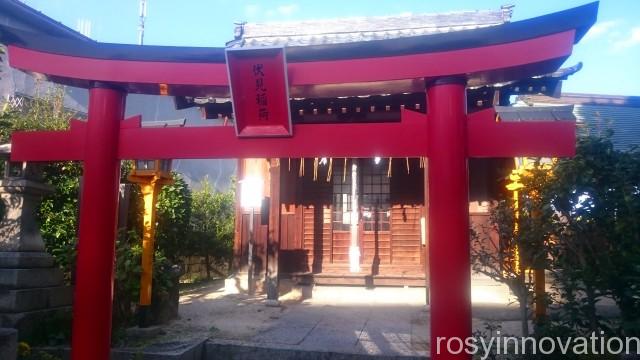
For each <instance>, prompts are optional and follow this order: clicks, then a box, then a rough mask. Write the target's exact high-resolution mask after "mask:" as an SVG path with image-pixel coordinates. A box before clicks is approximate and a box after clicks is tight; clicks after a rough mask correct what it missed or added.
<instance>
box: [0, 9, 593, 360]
mask: <svg viewBox="0 0 640 360" xmlns="http://www.w3.org/2000/svg"><path fill="white" fill-rule="evenodd" d="M597 7H598V3H591V4H588V5H585V6H581V7H578V8H574V9H570V10H567V11H563V12H558V13H554V14H550V15H546V16H542V17H538V18H534V19H529V20H525V21H520V22H514V23H508V24H504V25H500V26H495V27H490V28H483V29H476V30H468V31H459V32H452V33H446V34H438V35H427V36H418V37H411V38H401V39H394V40H379V41H370V42H363V43H352V44H334V45H319V46H308V47H290V48H286V50H285V52H286V56H287V58H288V60H289V63H288V65H287V76H288V80H289V82H288V83H289V87H290V89H291V90H292V91H293V92H296V91H298V92H299V91H304V89H308V88H310V87H314V86H319V85H328V84H348V83H362V82H367V83H369V85H370V86H371V87H377V88H379V89H384V87H385V86H395V87H398V86H400V87H402V86H405V85H406V83H407V81H408V82H415V81H416V80H415V79H418V80H417V81H424V85H425V87H426V96H427V114H426V115H424V114H420V113H417V112H412V111H408V110H402V112H401V115H400V117H401V119H400V121H399V122H393V123H375V124H366V125H365V124H294V125H293V129H292V132H293V136H291V137H277V138H238V137H237V136H236V134H235V132H234V129H233V128H232V127H191V128H190V127H186V128H141V127H140V121H141V119H140V118H139V117H135V118H131V119H123V117H124V107H125V98H126V94H127V93H128V92H132V93H148V94H160V93H162V94H163V95H166V94H171V95H192V96H202V95H212V94H217V95H218V96H219V95H220V94H228V91H229V89H228V75H227V68H226V64H225V57H224V54H225V49H222V48H180V47H161V46H144V47H139V46H133V45H117V44H101V43H90V42H84V43H83V42H75V41H68V40H62V39H57V38H51V37H47V36H45V35H35V36H34V34H29V33H25V32H21V31H19V30H17V29H9V28H2V29H0V30H2V33H3V36H4V41H5V42H7V43H9V55H10V62H11V65H12V66H13V67H14V68H18V69H22V70H24V71H29V72H34V73H40V74H44V75H46V76H47V77H48V79H50V80H51V81H54V82H58V83H61V84H70V85H75V86H82V87H86V88H88V89H89V114H88V121H87V122H81V121H75V120H72V121H71V126H70V130H68V131H42V132H16V133H14V134H13V137H12V159H13V160H15V161H61V160H79V161H83V164H84V187H83V190H82V197H81V199H82V201H81V207H80V212H81V217H80V230H79V231H80V234H79V248H78V260H77V278H76V285H75V295H74V305H73V307H74V308H73V314H74V316H73V339H72V356H73V359H76V360H80V359H108V357H109V349H110V335H111V304H112V295H113V292H112V284H113V266H114V256H115V255H114V244H115V232H116V210H117V203H118V196H117V191H118V182H119V169H120V160H122V159H164V158H244V157H317V156H331V157H370V156H389V157H409V156H427V157H428V158H429V172H428V174H429V175H428V195H427V199H428V205H429V234H430V240H429V241H430V246H429V250H430V251H429V256H430V261H429V272H428V273H429V275H430V286H431V344H432V346H431V354H432V358H433V359H453V358H469V355H467V354H464V353H463V354H449V353H440V354H438V353H436V350H437V347H436V344H437V338H439V337H443V338H447V339H448V338H451V337H459V338H461V339H463V340H464V339H465V338H466V337H468V336H471V301H470V274H469V260H470V259H469V224H468V222H469V219H468V217H469V213H468V176H467V159H468V158H469V157H514V156H555V157H562V156H572V155H573V154H574V151H575V124H574V123H572V122H555V121H535V122H513V123H512V122H497V117H496V112H495V111H494V109H487V110H482V111H479V112H475V113H472V114H467V111H466V101H465V93H466V86H467V85H474V86H476V85H483V84H492V83H496V82H504V81H511V80H517V79H523V78H527V77H530V76H535V75H539V74H544V73H549V72H552V71H554V70H556V69H557V68H558V67H559V66H560V65H561V64H562V62H563V61H564V60H565V59H566V58H567V57H568V56H569V55H570V54H571V50H572V47H573V44H574V43H576V42H577V41H578V40H579V39H580V38H581V37H582V36H583V35H584V34H585V33H586V31H587V30H588V29H589V27H590V26H591V25H592V24H593V23H594V22H595V18H596V14H597ZM423 79H424V80H423ZM382 92H384V91H382ZM236 105H237V104H236ZM538 120H552V119H538ZM167 144H171V146H167ZM441 350H444V349H441Z"/></svg>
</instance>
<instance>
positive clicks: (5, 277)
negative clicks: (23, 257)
mask: <svg viewBox="0 0 640 360" xmlns="http://www.w3.org/2000/svg"><path fill="white" fill-rule="evenodd" d="M62 281H63V275H62V271H60V269H58V268H36V269H0V288H5V289H6V288H9V289H25V288H40V287H51V286H58V285H61V284H62Z"/></svg>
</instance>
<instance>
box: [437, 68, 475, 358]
mask: <svg viewBox="0 0 640 360" xmlns="http://www.w3.org/2000/svg"><path fill="white" fill-rule="evenodd" d="M465 88H466V80H465V79H464V78H459V77H447V78H440V79H436V80H433V81H430V82H427V111H428V125H427V128H428V132H427V143H428V145H427V146H428V147H429V152H428V153H429V172H428V174H429V175H428V181H429V184H428V185H429V186H428V188H429V192H428V197H427V199H426V200H427V201H428V202H427V203H428V206H429V272H428V273H429V276H430V288H431V294H430V300H431V301H430V303H431V312H430V313H431V358H432V359H434V360H445V359H470V358H471V356H470V355H468V354H466V353H465V352H461V353H459V354H450V353H447V346H446V341H447V340H449V339H451V338H453V337H457V338H460V339H461V340H462V341H463V342H464V341H465V339H466V338H467V337H469V336H471V294H470V293H471V278H470V276H471V275H470V254H469V186H468V170H467V129H466V124H467V115H466V107H467V105H466V89H465ZM438 338H441V339H444V340H440V344H438V341H439V340H438ZM452 344H453V346H452V348H453V349H452V350H454V351H456V350H458V345H459V342H457V341H453V342H452ZM438 345H440V346H438ZM438 347H440V349H438Z"/></svg>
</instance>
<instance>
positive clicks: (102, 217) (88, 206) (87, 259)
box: [71, 86, 126, 360]
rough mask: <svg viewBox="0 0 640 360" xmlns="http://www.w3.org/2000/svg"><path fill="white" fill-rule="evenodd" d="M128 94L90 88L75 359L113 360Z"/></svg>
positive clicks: (78, 274)
mask: <svg viewBox="0 0 640 360" xmlns="http://www.w3.org/2000/svg"><path fill="white" fill-rule="evenodd" d="M125 97H126V94H125V93H124V92H122V91H120V90H116V89H113V88H109V87H104V86H96V87H94V88H91V89H90V90H89V120H88V122H87V133H86V136H87V137H86V146H85V156H84V171H83V188H82V197H81V204H80V230H79V233H80V234H79V243H78V258H77V262H76V284H75V292H74V301H73V333H72V350H71V353H72V358H73V360H86V359H94V360H108V359H109V357H110V355H109V354H110V348H111V307H112V300H113V272H114V259H115V240H116V226H117V210H118V184H119V182H120V160H119V159H118V137H119V132H120V121H121V120H122V119H123V116H124V106H125Z"/></svg>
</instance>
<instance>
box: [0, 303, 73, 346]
mask: <svg viewBox="0 0 640 360" xmlns="http://www.w3.org/2000/svg"><path fill="white" fill-rule="evenodd" d="M62 323H64V324H65V326H66V324H68V325H70V324H71V306H64V307H59V308H54V309H44V310H36V311H26V312H20V313H5V314H0V326H2V327H10V328H14V329H17V330H18V334H19V336H20V339H25V338H30V337H33V336H34V334H41V335H42V334H44V333H45V332H47V331H53V330H55V329H59V328H60V326H62V325H60V324H62Z"/></svg>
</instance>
